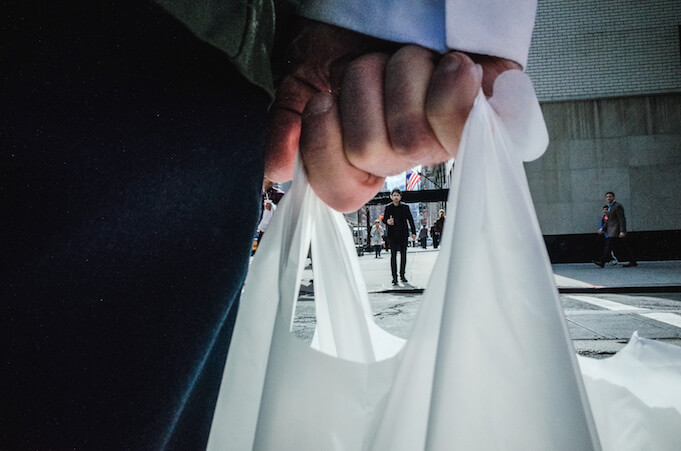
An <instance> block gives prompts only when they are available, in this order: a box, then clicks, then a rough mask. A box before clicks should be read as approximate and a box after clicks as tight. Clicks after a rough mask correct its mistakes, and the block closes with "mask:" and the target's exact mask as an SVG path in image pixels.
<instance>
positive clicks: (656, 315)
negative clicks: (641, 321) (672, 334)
mask: <svg viewBox="0 0 681 451" xmlns="http://www.w3.org/2000/svg"><path fill="white" fill-rule="evenodd" d="M641 316H645V317H646V318H650V319H654V320H655V321H660V322H661V323H666V324H671V325H672V326H676V327H681V316H679V315H677V314H676V313H667V312H653V313H641Z"/></svg>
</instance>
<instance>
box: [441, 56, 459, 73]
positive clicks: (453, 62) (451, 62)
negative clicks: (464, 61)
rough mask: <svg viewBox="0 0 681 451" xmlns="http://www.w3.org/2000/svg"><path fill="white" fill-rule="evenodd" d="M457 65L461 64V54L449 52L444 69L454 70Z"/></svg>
mask: <svg viewBox="0 0 681 451" xmlns="http://www.w3.org/2000/svg"><path fill="white" fill-rule="evenodd" d="M459 66H461V55H457V54H456V53H451V54H450V55H449V56H448V58H447V61H446V62H445V70H446V71H448V72H454V71H455V70H457V69H459Z"/></svg>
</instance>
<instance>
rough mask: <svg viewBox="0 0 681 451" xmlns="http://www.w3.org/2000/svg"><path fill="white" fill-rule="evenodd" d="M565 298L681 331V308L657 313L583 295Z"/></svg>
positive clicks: (648, 309)
mask: <svg viewBox="0 0 681 451" xmlns="http://www.w3.org/2000/svg"><path fill="white" fill-rule="evenodd" d="M565 297H566V298H569V299H573V300H576V301H580V302H585V303H587V304H590V305H594V306H597V307H600V308H602V309H605V310H609V311H612V312H618V313H632V314H636V315H638V316H642V317H644V318H648V319H652V320H654V321H658V322H660V323H664V324H667V325H670V326H674V327H676V328H679V329H681V306H679V310H678V311H677V312H674V311H671V312H670V311H657V309H651V308H647V307H641V306H637V305H629V304H625V303H622V302H617V301H614V300H611V299H604V298H602V297H595V296H582V295H566V296H565ZM630 299H636V298H630ZM678 336H679V337H681V331H679V334H678Z"/></svg>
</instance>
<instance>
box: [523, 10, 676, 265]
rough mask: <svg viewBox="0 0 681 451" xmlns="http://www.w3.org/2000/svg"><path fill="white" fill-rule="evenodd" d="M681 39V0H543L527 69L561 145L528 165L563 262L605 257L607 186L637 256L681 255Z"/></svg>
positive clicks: (554, 250)
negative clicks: (602, 224) (600, 233)
mask: <svg viewBox="0 0 681 451" xmlns="http://www.w3.org/2000/svg"><path fill="white" fill-rule="evenodd" d="M680 38H681V1H679V0H579V1H577V0H539V3H538V11H537V20H536V25H535V31H534V34H533V41H532V47H531V50H530V57H529V61H528V66H527V73H528V75H529V76H530V77H531V78H532V80H533V83H534V85H535V89H536V91H537V96H538V98H539V101H540V103H541V105H542V110H543V112H544V117H545V120H546V124H547V127H548V131H549V136H550V139H551V142H550V144H549V147H548V149H547V152H546V154H545V155H544V156H542V157H541V158H540V159H539V160H537V161H534V162H530V163H527V164H526V170H527V175H528V181H529V184H530V190H531V192H532V196H533V199H534V202H535V207H536V210H537V215H538V217H539V222H540V224H541V227H542V231H543V233H544V235H545V236H546V241H547V246H548V248H549V253H550V254H551V257H552V259H553V260H554V261H584V260H588V259H589V258H591V257H594V256H595V255H594V254H595V253H597V250H598V237H597V236H595V231H596V229H597V228H598V224H599V220H600V212H601V207H602V206H603V204H604V200H603V196H604V194H605V192H606V191H614V192H615V194H616V197H617V201H618V202H620V203H621V204H623V205H624V208H625V211H626V214H627V225H628V229H629V230H630V231H631V234H630V237H631V240H632V244H633V245H634V248H635V250H636V252H637V254H639V258H642V259H646V258H648V259H667V258H681V209H679V208H676V206H677V205H678V204H679V195H681V48H680V44H679V41H680Z"/></svg>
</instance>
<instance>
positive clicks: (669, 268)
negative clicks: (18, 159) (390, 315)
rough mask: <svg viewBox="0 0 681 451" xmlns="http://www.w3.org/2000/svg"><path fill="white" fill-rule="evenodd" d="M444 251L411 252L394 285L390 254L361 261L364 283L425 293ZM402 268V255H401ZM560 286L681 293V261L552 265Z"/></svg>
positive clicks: (306, 277) (378, 289)
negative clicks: (402, 275)
mask: <svg viewBox="0 0 681 451" xmlns="http://www.w3.org/2000/svg"><path fill="white" fill-rule="evenodd" d="M438 255H440V251H439V250H437V249H432V248H429V249H421V248H417V249H411V248H410V249H409V250H408V251H407V271H406V274H405V275H406V277H407V280H408V282H407V283H402V282H400V283H399V285H397V286H393V285H392V276H391V273H390V253H389V252H385V251H384V252H382V253H381V257H380V258H375V256H374V254H373V253H368V252H367V253H365V254H364V255H363V256H361V257H359V264H360V268H361V271H362V275H363V276H364V282H365V283H366V288H367V291H368V292H369V293H399V292H405V293H409V292H414V293H419V292H422V291H423V290H424V289H425V288H426V286H427V285H428V279H429V278H430V274H431V272H432V271H433V267H434V266H435V262H436V260H437V257H438ZM398 265H399V255H398ZM552 267H553V272H554V276H555V279H556V285H557V286H558V290H559V291H560V292H561V293H599V292H600V293H650V292H681V261H679V260H671V261H654V262H639V265H638V266H637V267H634V268H625V267H623V266H622V265H621V264H620V265H616V266H606V267H605V268H600V267H598V266H596V265H594V264H593V263H569V264H556V265H552ZM313 278H314V275H313V271H312V268H311V267H310V266H309V265H308V267H307V268H306V269H305V271H304V272H303V277H302V286H303V289H302V291H303V292H311V291H312V286H311V284H310V281H311V280H312V279H313Z"/></svg>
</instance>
